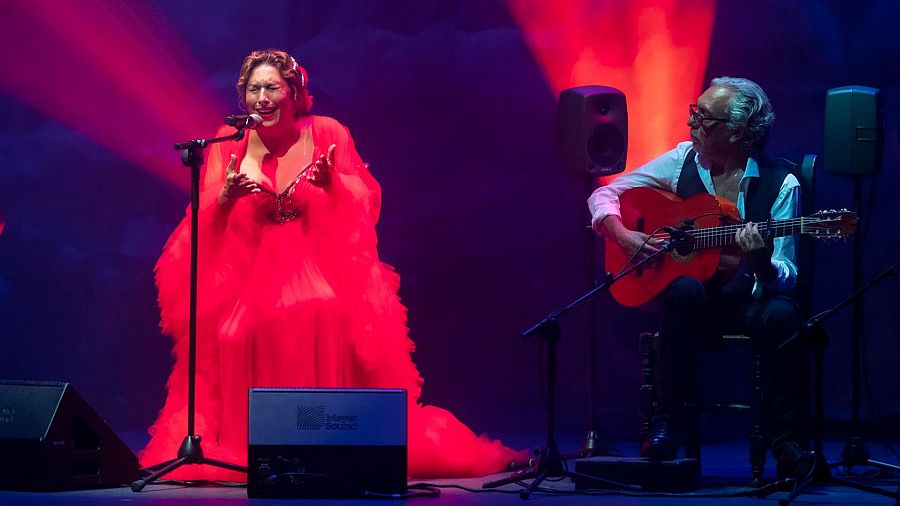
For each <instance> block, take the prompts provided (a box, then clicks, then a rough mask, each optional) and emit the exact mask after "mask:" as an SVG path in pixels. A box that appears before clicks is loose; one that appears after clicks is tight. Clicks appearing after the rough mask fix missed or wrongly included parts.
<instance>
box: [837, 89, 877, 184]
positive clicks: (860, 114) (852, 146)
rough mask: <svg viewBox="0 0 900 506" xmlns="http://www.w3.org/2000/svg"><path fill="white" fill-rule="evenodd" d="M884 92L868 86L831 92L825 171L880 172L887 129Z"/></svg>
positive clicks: (858, 173)
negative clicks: (883, 114) (884, 122)
mask: <svg viewBox="0 0 900 506" xmlns="http://www.w3.org/2000/svg"><path fill="white" fill-rule="evenodd" d="M883 126H884V125H883V119H882V116H881V92H880V91H879V90H877V89H875V88H869V87H866V86H844V87H842V88H833V89H830V90H828V93H827V95H826V97H825V170H826V171H828V172H832V173H834V174H849V175H863V174H871V173H874V172H876V171H878V169H880V168H881V160H882V150H883V145H884V136H883V132H884V128H883Z"/></svg>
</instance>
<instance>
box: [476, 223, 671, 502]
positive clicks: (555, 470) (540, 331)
mask: <svg viewBox="0 0 900 506" xmlns="http://www.w3.org/2000/svg"><path fill="white" fill-rule="evenodd" d="M687 237H688V236H686V238H687ZM676 242H678V240H677V239H675V237H674V235H673V234H671V233H670V238H669V241H667V242H666V243H665V244H664V245H663V246H662V247H661V248H660V249H658V250H656V251H655V252H653V254H651V255H648V256H647V257H645V258H644V259H642V260H640V261H639V262H636V263H634V265H632V266H630V267H628V268H627V269H625V270H624V271H622V272H620V273H619V274H618V275H616V276H613V275H612V273H609V272H607V273H606V275H605V281H604V282H602V283H600V284H599V285H597V286H596V287H594V288H592V289H591V290H589V291H588V292H587V293H585V294H584V295H582V296H581V297H578V298H577V299H575V300H574V301H572V302H570V303H569V304H567V305H566V306H565V307H563V308H562V309H557V310H556V311H553V312H552V313H550V314H549V315H547V316H546V317H545V318H544V319H543V320H541V321H540V322H538V323H536V324H534V325H532V326H531V327H530V328H529V329H528V330H526V331H525V332H523V333H522V339H523V340H527V339H528V338H530V337H531V336H534V335H538V336H540V339H541V340H542V341H543V342H544V343H546V345H547V377H546V381H547V384H546V386H547V419H546V422H547V446H546V447H545V448H538V449H535V450H534V454H535V455H536V456H537V458H536V459H532V460H531V461H529V463H528V464H529V467H528V468H526V469H521V470H518V471H515V472H513V473H512V474H510V475H509V476H507V477H506V478H501V479H499V480H495V481H487V482H484V484H482V486H481V487H482V488H496V487H502V486H503V485H508V484H510V483H518V482H521V481H523V480H527V479H530V478H534V481H532V482H531V483H530V484H528V485H527V486H525V488H524V489H522V490H521V491H520V492H519V497H520V498H522V499H523V500H524V499H528V498H529V497H530V496H531V493H532V492H534V491H535V489H537V487H538V486H539V485H540V484H541V482H543V481H544V480H545V479H547V478H557V477H567V478H570V479H571V478H573V477H575V476H578V474H577V473H575V472H572V471H569V470H567V469H566V466H565V458H563V456H562V454H561V453H560V452H559V449H558V448H557V446H556V437H555V423H554V420H555V416H554V410H555V407H556V366H557V364H556V344H557V343H558V342H559V340H560V337H561V335H560V328H559V319H560V318H561V317H562V316H563V315H565V314H566V313H568V312H569V311H571V310H572V309H574V308H576V307H578V306H580V305H582V304H584V303H585V302H588V301H590V300H593V299H594V298H595V297H597V296H598V295H599V294H600V293H601V292H605V291H608V290H609V287H611V286H612V285H613V283H615V282H616V281H618V280H619V279H622V278H623V277H625V276H627V275H628V274H630V273H631V272H633V271H635V270H638V269H640V268H642V267H644V266H645V265H647V264H649V263H650V262H652V261H653V260H655V259H656V258H657V257H658V256H660V255H662V254H664V253H669V252H671V251H672V250H674V249H675V245H676ZM590 478H591V479H592V480H594V481H602V482H606V483H609V484H611V485H614V486H616V487H619V488H626V489H636V488H637V487H636V486H634V485H629V484H624V483H619V482H614V481H611V480H604V479H601V478H597V477H594V476H591V477H590Z"/></svg>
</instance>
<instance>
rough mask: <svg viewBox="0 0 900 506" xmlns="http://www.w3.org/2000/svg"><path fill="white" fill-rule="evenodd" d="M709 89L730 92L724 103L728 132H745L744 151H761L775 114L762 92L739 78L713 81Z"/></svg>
mask: <svg viewBox="0 0 900 506" xmlns="http://www.w3.org/2000/svg"><path fill="white" fill-rule="evenodd" d="M710 86H717V87H722V88H725V89H727V90H731V91H732V92H734V93H733V95H732V96H731V100H729V102H728V128H730V129H731V130H743V129H746V131H747V133H748V134H749V138H748V139H747V141H746V143H745V144H744V147H745V148H747V150H748V151H753V150H760V149H762V147H763V145H764V144H765V143H766V139H767V138H768V137H769V130H770V129H771V128H772V124H773V123H775V113H774V112H772V103H771V102H769V97H768V96H767V95H766V92H764V91H763V89H762V88H761V87H760V86H759V85H758V84H756V83H754V82H753V81H751V80H749V79H744V78H741V77H727V76H722V77H717V78H715V79H713V80H712V82H710Z"/></svg>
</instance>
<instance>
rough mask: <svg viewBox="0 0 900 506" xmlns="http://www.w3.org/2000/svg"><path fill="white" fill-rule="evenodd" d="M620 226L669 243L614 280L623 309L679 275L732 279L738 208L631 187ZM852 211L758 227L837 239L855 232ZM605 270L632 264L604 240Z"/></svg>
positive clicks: (705, 197)
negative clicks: (650, 258)
mask: <svg viewBox="0 0 900 506" xmlns="http://www.w3.org/2000/svg"><path fill="white" fill-rule="evenodd" d="M619 202H620V204H621V214H622V223H623V224H624V225H625V227H627V228H628V229H630V230H637V231H639V232H643V233H645V234H648V235H651V236H652V237H656V238H660V239H663V240H666V241H672V243H673V244H672V246H673V248H672V250H671V251H668V252H665V253H663V254H661V255H660V256H659V257H658V258H657V259H654V261H652V262H650V263H649V264H647V265H646V266H644V267H642V268H640V269H637V270H635V271H633V272H632V273H630V274H629V275H627V276H624V277H623V278H621V279H619V280H618V281H617V282H616V283H613V285H612V286H611V287H610V292H611V293H612V296H613V298H614V299H615V300H616V301H617V302H619V303H620V304H622V305H623V306H628V307H634V306H639V305H641V304H644V303H645V302H648V301H650V300H651V299H653V298H654V297H656V296H657V295H658V294H659V293H660V292H662V291H663V290H664V289H665V288H666V287H667V286H669V283H671V282H672V281H673V280H675V279H676V278H678V277H680V276H690V277H692V278H695V279H697V280H700V281H703V282H707V281H711V282H714V283H721V284H724V283H726V282H727V281H729V280H730V279H732V278H733V277H734V274H735V273H736V271H737V268H738V266H739V264H740V256H741V248H740V246H739V245H738V244H736V243H735V240H734V237H735V234H736V233H737V231H738V229H740V228H743V227H744V225H745V223H744V222H742V221H741V218H740V212H739V211H738V209H737V206H736V205H735V204H734V203H733V202H731V201H729V200H726V199H724V198H721V197H718V196H715V195H709V194H700V195H696V196H694V197H691V198H689V199H682V198H680V197H678V196H677V195H674V194H672V193H669V192H665V191H662V190H657V189H653V188H633V189H631V190H627V191H625V192H623V193H622V195H620V196H619ZM857 221H858V219H857V216H856V213H854V212H851V211H847V210H846V209H842V210H837V211H819V212H817V213H815V214H812V215H810V216H806V217H801V218H792V219H788V220H771V221H768V222H762V223H759V224H758V227H759V232H760V234H762V236H763V237H784V236H789V235H797V234H807V235H810V236H812V237H815V238H837V237H846V236H849V235H852V234H853V232H854V231H855V230H856V223H857ZM605 249H606V254H605V259H606V270H607V271H609V272H611V273H613V274H616V273H618V272H621V271H622V270H623V269H625V268H627V267H628V266H630V265H631V264H632V263H635V262H636V260H635V259H634V258H629V255H627V254H626V253H625V251H624V250H623V249H622V248H621V247H620V246H619V245H618V243H616V242H615V241H613V240H609V239H608V240H607V241H606V248H605Z"/></svg>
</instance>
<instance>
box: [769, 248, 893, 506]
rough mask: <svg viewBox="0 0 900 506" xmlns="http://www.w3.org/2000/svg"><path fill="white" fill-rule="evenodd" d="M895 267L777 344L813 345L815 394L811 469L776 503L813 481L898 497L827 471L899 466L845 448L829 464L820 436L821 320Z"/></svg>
mask: <svg viewBox="0 0 900 506" xmlns="http://www.w3.org/2000/svg"><path fill="white" fill-rule="evenodd" d="M898 267H900V262H897V263H895V264H894V265H892V266H890V267H888V268H887V269H885V270H883V271H881V272H880V273H879V274H877V275H876V276H875V277H874V278H872V280H871V281H869V282H868V283H866V284H865V285H863V286H862V287H860V288H859V289H858V290H856V291H855V292H853V293H852V294H850V295H849V296H848V297H847V298H846V299H844V300H842V301H841V302H839V303H838V304H837V305H836V306H834V307H832V308H830V309H826V310H825V311H822V312H821V313H819V314H817V315H815V316H813V317H812V318H810V319H809V320H807V321H806V322H804V323H803V325H802V326H801V327H800V330H798V331H797V332H795V333H794V335H792V336H791V337H789V338H787V339H785V341H784V342H783V343H781V344H779V345H778V348H785V347H787V346H790V345H791V344H793V343H794V341H796V340H799V339H803V340H807V341H809V342H810V343H811V344H812V345H813V346H814V348H815V358H814V362H815V364H814V368H815V370H814V371H813V386H814V396H815V397H814V398H815V413H814V422H813V423H814V428H813V431H814V435H813V438H814V440H815V441H814V450H815V451H814V453H815V461H814V464H813V470H812V471H811V472H810V474H809V476H807V477H806V478H805V479H803V480H801V481H800V482H798V483H797V484H796V486H795V487H794V489H793V490H792V491H791V493H790V495H789V496H788V498H787V499H784V500H782V501H780V502H779V504H781V505H787V504H790V503H791V502H792V501H793V500H794V499H795V498H796V497H797V496H798V495H800V493H802V492H803V491H804V490H806V489H807V488H808V487H809V486H810V485H812V484H813V483H817V484H837V485H844V486H847V487H852V488H855V489H857V490H862V491H863V492H870V493H873V494H878V495H883V496H886V497H890V498H892V499H895V500H900V494H898V493H896V492H890V491H887V490H883V489H880V488H877V487H873V486H870V485H865V484H863V483H857V482H855V481H850V480H845V479H842V478H837V477H835V476H833V475H832V474H831V470H832V469H833V468H835V467H845V468H849V467H852V466H872V467H876V468H878V469H881V470H884V471H893V472H895V473H896V472H900V466H895V465H892V464H887V463H885V462H878V461H875V460H871V459H869V455H868V452H864V453H862V454H859V455H850V456H848V455H847V453H848V452H847V450H846V448H845V450H844V454H843V455H841V460H839V461H838V462H835V463H832V464H829V463H828V461H827V460H826V459H825V454H824V453H823V451H822V439H823V432H824V425H825V406H824V401H825V399H824V397H825V396H824V393H823V392H824V386H825V347H826V346H827V344H828V334H827V333H826V332H825V327H824V325H823V323H824V322H825V321H826V320H828V319H829V318H831V317H832V316H833V315H834V314H835V313H836V312H837V311H838V310H840V309H841V308H843V307H844V306H847V305H848V304H850V303H852V302H855V301H857V300H858V299H859V297H861V296H862V295H863V294H864V293H865V292H867V291H868V290H869V289H870V288H872V287H873V286H875V285H877V284H878V283H880V282H882V281H884V280H885V279H888V278H896V276H897V273H896V272H895V271H896V269H897V268H898Z"/></svg>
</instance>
